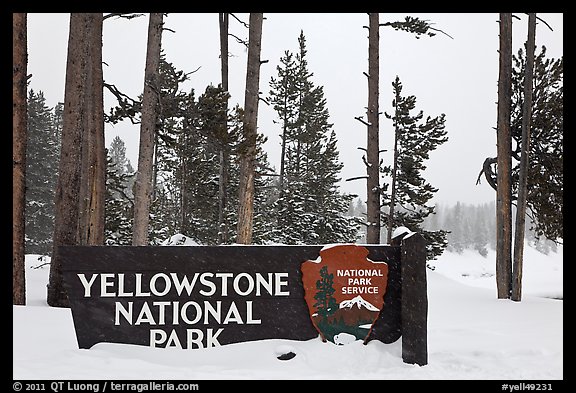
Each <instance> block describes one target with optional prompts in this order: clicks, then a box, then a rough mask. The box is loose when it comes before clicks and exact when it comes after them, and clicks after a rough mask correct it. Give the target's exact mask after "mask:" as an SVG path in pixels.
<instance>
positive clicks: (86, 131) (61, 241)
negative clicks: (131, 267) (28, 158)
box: [48, 13, 103, 307]
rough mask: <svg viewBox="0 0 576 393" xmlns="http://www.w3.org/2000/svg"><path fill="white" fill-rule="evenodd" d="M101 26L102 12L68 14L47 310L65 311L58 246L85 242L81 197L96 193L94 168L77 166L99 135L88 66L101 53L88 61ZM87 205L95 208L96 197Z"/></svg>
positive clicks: (86, 217)
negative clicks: (54, 308) (96, 127)
mask: <svg viewBox="0 0 576 393" xmlns="http://www.w3.org/2000/svg"><path fill="white" fill-rule="evenodd" d="M101 24H102V14H83V13H72V14H70V33H69V38H68V55H67V63H66V85H65V92H64V113H63V125H62V138H61V151H60V164H59V175H58V183H57V185H56V193H55V197H54V215H55V217H54V237H53V242H52V243H53V252H52V260H51V263H50V277H49V283H48V304H49V305H50V306H53V307H68V297H67V295H66V291H65V289H64V286H63V282H62V271H61V259H60V255H59V246H69V245H70V246H72V245H77V244H88V243H87V240H88V238H89V236H87V235H86V233H87V232H86V231H85V229H86V227H87V225H86V223H87V222H90V214H89V213H87V212H86V209H89V207H87V206H90V204H87V203H86V202H85V199H86V198H88V199H90V198H89V197H88V195H92V191H97V186H96V183H95V182H94V183H91V176H93V175H95V173H96V172H95V171H96V170H97V168H96V166H94V167H93V168H90V169H92V170H87V169H86V167H84V171H83V163H85V162H90V159H89V155H88V154H87V155H86V156H83V153H86V150H88V149H87V146H90V145H91V146H93V147H94V149H95V150H96V149H97V148H98V146H99V143H100V142H98V141H97V140H96V138H95V136H96V134H98V133H99V132H97V131H96V130H94V124H95V123H96V120H95V119H96V118H99V117H100V116H103V114H101V113H100V114H95V113H94V112H95V111H96V110H102V106H101V104H100V106H99V109H97V108H96V105H94V100H95V97H97V98H96V99H97V100H98V99H101V94H102V87H101V84H100V88H99V92H98V91H93V90H92V89H93V88H95V86H96V85H98V84H97V83H94V80H95V79H98V74H99V73H98V72H97V71H96V69H95V66H94V64H95V61H100V62H101V60H102V57H101V52H100V56H96V57H97V59H93V58H92V57H94V54H95V53H96V52H97V50H96V49H95V48H94V46H99V50H100V51H101V42H102V41H101V40H102V36H101V34H100V37H94V35H95V34H97V33H98V31H99V32H100V33H101V31H102V28H101ZM98 25H100V27H99V28H98V27H97V26H98ZM96 42H97V43H98V44H96ZM99 77H100V78H101V73H100V76H99ZM98 97H100V98H98ZM102 134H103V133H102ZM96 162H97V159H95V160H94V161H92V163H93V164H96ZM98 170H100V169H98ZM83 176H84V177H83ZM96 193H97V192H96ZM92 206H93V207H96V199H95V201H94V204H93V205H92ZM96 221H97V220H94V222H96ZM83 242H84V243H83Z"/></svg>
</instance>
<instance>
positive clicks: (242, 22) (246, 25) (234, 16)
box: [228, 13, 250, 29]
mask: <svg viewBox="0 0 576 393" xmlns="http://www.w3.org/2000/svg"><path fill="white" fill-rule="evenodd" d="M228 15H231V16H232V17H233V18H234V19H236V20H237V21H238V22H240V24H242V25H243V26H244V27H245V28H247V29H249V28H250V26H249V25H248V23H246V22H244V21H242V20H240V19H239V18H238V17H237V16H236V15H234V14H233V13H229V14H228Z"/></svg>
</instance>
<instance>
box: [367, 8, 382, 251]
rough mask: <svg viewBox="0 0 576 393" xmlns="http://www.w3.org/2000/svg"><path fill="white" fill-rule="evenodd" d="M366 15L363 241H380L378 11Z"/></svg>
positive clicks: (370, 242)
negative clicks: (366, 101)
mask: <svg viewBox="0 0 576 393" xmlns="http://www.w3.org/2000/svg"><path fill="white" fill-rule="evenodd" d="M368 15H369V26H368V27H369V29H368V30H369V35H368V110H367V119H368V132H367V134H368V140H367V143H366V161H367V163H368V164H367V166H366V174H367V175H368V179H367V181H366V185H367V187H366V220H367V223H368V228H367V230H366V243H368V244H378V243H380V142H379V131H380V126H379V117H380V116H379V111H380V109H379V103H378V99H379V83H380V72H379V67H380V53H379V42H380V27H379V23H380V22H379V14H378V13H377V12H375V13H370V14H368Z"/></svg>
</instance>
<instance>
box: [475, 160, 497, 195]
mask: <svg viewBox="0 0 576 393" xmlns="http://www.w3.org/2000/svg"><path fill="white" fill-rule="evenodd" d="M497 161H498V159H497V158H496V157H492V158H490V157H488V158H487V159H485V160H484V164H482V170H481V171H480V173H479V174H478V178H477V179H476V184H477V185H478V184H480V178H481V177H482V174H484V175H485V177H486V181H487V182H488V184H489V185H490V187H492V188H493V189H494V190H497V189H498V186H497V184H496V174H495V173H494V171H493V170H492V164H495V163H496V162H497Z"/></svg>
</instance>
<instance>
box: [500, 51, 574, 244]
mask: <svg viewBox="0 0 576 393" xmlns="http://www.w3.org/2000/svg"><path fill="white" fill-rule="evenodd" d="M513 62H514V63H513V69H512V91H513V94H512V115H511V133H512V139H513V140H514V141H515V148H514V149H513V151H512V155H513V157H514V158H515V159H516V160H517V161H518V162H519V161H520V145H521V141H522V118H523V115H522V105H523V102H524V91H523V87H524V78H525V77H524V76H525V68H526V53H525V51H524V50H522V49H519V50H518V53H517V56H514V57H513ZM563 78H564V59H563V58H560V59H553V58H547V57H546V47H545V46H542V47H541V50H540V53H538V54H537V55H536V56H535V59H534V81H533V86H534V88H533V93H532V94H533V100H532V110H531V112H532V118H531V124H530V129H531V131H530V133H531V136H530V165H529V170H528V195H527V207H528V210H529V212H530V213H529V217H528V218H529V219H530V222H531V224H532V229H533V230H534V231H535V232H536V234H537V236H545V237H546V238H548V239H550V240H558V239H562V238H563V236H564V230H563V229H564V225H563V222H564V220H563V208H564V205H563V201H564V198H563V192H564V163H563V157H564V143H563V142H564V135H563V134H564V86H563ZM518 172H519V164H518V163H517V165H515V166H514V168H512V190H513V193H514V194H516V193H517V189H518V186H517V184H518Z"/></svg>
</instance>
